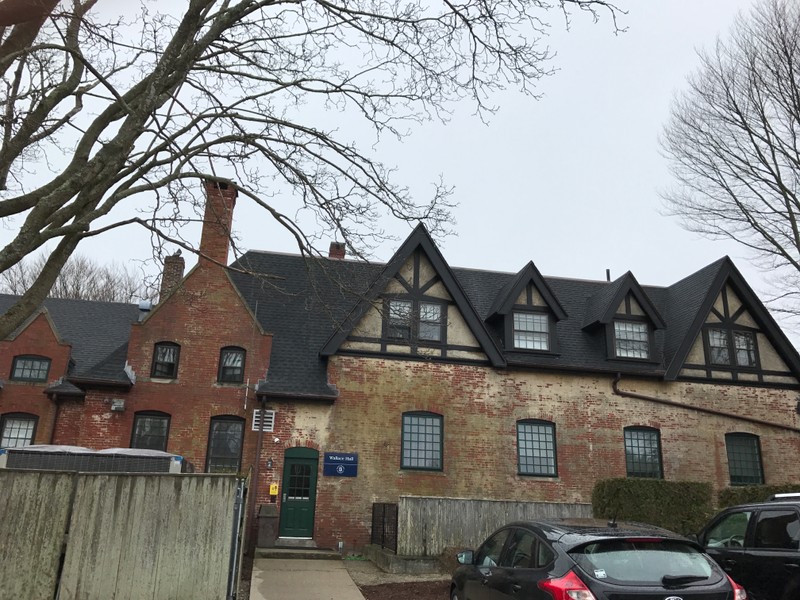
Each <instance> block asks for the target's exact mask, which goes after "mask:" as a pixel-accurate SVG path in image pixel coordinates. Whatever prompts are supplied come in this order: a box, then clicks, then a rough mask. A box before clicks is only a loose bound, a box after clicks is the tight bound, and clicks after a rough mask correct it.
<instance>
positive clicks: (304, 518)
mask: <svg viewBox="0 0 800 600" xmlns="http://www.w3.org/2000/svg"><path fill="white" fill-rule="evenodd" d="M318 466H319V452H317V451H316V450H314V449H312V448H289V449H288V450H287V451H286V454H285V455H284V461H283V488H282V490H281V524H280V535H281V537H299V538H310V537H313V534H314V505H315V504H316V499H317V468H318Z"/></svg>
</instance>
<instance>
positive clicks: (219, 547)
mask: <svg viewBox="0 0 800 600" xmlns="http://www.w3.org/2000/svg"><path fill="white" fill-rule="evenodd" d="M239 485H240V480H238V479H237V478H236V477H232V476H220V475H168V474H147V475H140V474H136V475H133V474H108V475H106V474H88V473H81V474H78V473H53V472H38V471H13V470H0V540H2V543H1V544H0V590H2V595H3V597H4V598H6V597H7V598H14V599H15V600H28V599H30V600H41V599H42V598H54V597H58V598H59V600H83V599H96V598H114V599H115V600H136V599H139V598H142V599H143V598H148V599H152V598H158V599H159V600H181V599H184V598H185V599H187V600H188V599H192V600H195V599H197V600H204V599H208V600H212V599H213V600H220V599H223V598H226V597H230V595H229V590H228V579H229V566H230V565H229V562H230V559H231V547H232V536H231V532H232V528H233V527H234V521H235V513H234V510H235V507H234V504H235V502H234V501H235V498H236V494H237V486H239ZM62 561H63V564H62Z"/></svg>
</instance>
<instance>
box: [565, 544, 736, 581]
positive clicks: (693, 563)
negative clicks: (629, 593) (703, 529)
mask: <svg viewBox="0 0 800 600" xmlns="http://www.w3.org/2000/svg"><path fill="white" fill-rule="evenodd" d="M570 556H571V557H572V559H573V560H574V561H575V562H576V563H577V564H578V566H579V567H580V568H581V569H582V570H583V571H584V572H585V573H586V574H587V575H589V576H590V577H593V578H595V579H600V580H605V581H611V582H614V583H619V584H628V583H630V584H634V583H635V584H645V585H660V586H662V587H665V588H678V587H683V586H686V585H691V584H694V583H699V582H703V583H711V582H712V581H713V582H716V581H718V580H719V578H720V577H721V575H719V574H718V573H716V572H715V571H714V569H713V567H712V566H711V563H710V562H709V560H708V559H707V558H706V557H705V556H704V555H703V553H702V552H700V551H699V550H697V549H696V548H694V547H693V546H691V545H689V544H686V543H683V542H680V541H676V540H660V539H653V540H649V539H648V540H638V539H614V540H603V541H598V542H592V543H590V544H586V545H584V546H581V547H579V548H576V549H575V550H573V551H571V552H570Z"/></svg>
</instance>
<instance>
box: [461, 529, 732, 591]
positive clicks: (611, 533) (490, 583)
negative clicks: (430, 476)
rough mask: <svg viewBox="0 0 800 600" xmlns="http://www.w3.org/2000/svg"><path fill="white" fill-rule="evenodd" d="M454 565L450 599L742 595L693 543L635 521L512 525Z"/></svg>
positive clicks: (463, 554)
mask: <svg viewBox="0 0 800 600" xmlns="http://www.w3.org/2000/svg"><path fill="white" fill-rule="evenodd" d="M458 562H459V563H461V565H462V566H460V567H458V568H457V569H456V571H455V572H454V573H453V580H452V583H451V585H450V598H451V600H507V599H508V600H510V599H512V598H513V599H514V600H745V599H746V598H747V595H746V594H745V591H744V589H743V588H741V587H740V586H738V585H737V584H736V583H734V582H733V580H731V578H730V577H728V576H727V575H726V574H725V573H724V572H723V571H722V569H720V567H719V566H718V565H717V564H716V563H714V561H713V560H711V559H710V558H709V557H708V556H707V555H706V554H705V553H704V552H703V549H702V548H701V547H700V546H699V545H698V544H697V543H696V542H693V541H691V540H688V539H686V538H684V537H681V536H679V535H678V534H676V533H672V532H671V531H666V530H664V529H660V528H657V527H653V526H650V525H642V524H636V523H618V524H614V523H611V524H609V523H606V522H604V521H598V520H593V519H564V520H554V521H535V522H532V521H530V522H520V523H510V524H509V525H506V526H505V527H502V528H500V529H498V530H497V531H495V532H494V533H493V534H492V535H491V536H489V538H488V539H487V540H486V541H485V542H484V543H483V544H482V545H481V547H480V548H479V549H478V550H477V552H473V551H472V550H464V551H463V552H460V553H459V555H458Z"/></svg>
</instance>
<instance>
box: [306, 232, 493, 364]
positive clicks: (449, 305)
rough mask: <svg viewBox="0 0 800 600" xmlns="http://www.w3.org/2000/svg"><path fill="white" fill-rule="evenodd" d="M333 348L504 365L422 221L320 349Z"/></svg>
mask: <svg viewBox="0 0 800 600" xmlns="http://www.w3.org/2000/svg"><path fill="white" fill-rule="evenodd" d="M337 352H345V353H358V354H384V355H400V356H412V357H421V358H438V359H446V360H457V361H469V362H483V363H485V362H489V363H490V364H492V365H494V366H500V365H503V364H504V360H503V357H502V354H501V353H500V350H499V349H498V348H497V346H496V345H495V343H494V341H493V340H492V337H491V336H490V335H489V332H488V330H487V329H486V327H485V326H484V324H483V321H482V320H481V319H480V318H479V317H478V315H477V313H476V312H475V308H474V307H473V306H472V304H471V303H470V301H469V300H468V299H467V296H466V294H465V293H464V290H463V289H462V288H461V285H460V284H459V282H458V280H457V279H456V277H455V275H454V274H453V272H452V270H451V269H450V266H449V265H448V264H447V262H446V261H445V260H444V257H443V256H442V255H441V253H440V252H439V249H438V248H437V247H436V245H435V244H434V242H433V240H432V239H431V237H430V235H429V234H428V232H427V230H426V229H425V228H424V227H423V226H422V225H419V226H418V227H417V228H416V229H414V231H413V232H412V233H411V235H410V236H409V237H408V239H407V240H406V241H405V242H404V243H403V245H402V246H401V247H400V248H399V249H398V251H397V252H396V253H395V255H394V256H393V257H392V259H391V260H390V261H389V262H388V263H387V265H386V267H385V268H384V270H383V272H382V273H381V275H380V276H379V277H378V278H377V280H376V282H375V283H374V284H373V285H372V286H371V288H370V290H369V291H368V292H367V294H366V296H365V297H364V298H363V299H362V300H361V302H359V304H358V305H357V306H356V308H355V309H354V311H353V313H352V314H351V315H350V316H349V318H348V319H347V322H346V323H344V324H343V325H342V326H340V327H339V328H338V330H337V331H336V332H335V333H334V334H333V335H332V336H331V337H330V338H329V339H328V341H327V343H326V344H325V345H324V346H323V348H322V350H321V352H320V354H321V355H322V356H331V355H333V354H336V353H337Z"/></svg>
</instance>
